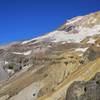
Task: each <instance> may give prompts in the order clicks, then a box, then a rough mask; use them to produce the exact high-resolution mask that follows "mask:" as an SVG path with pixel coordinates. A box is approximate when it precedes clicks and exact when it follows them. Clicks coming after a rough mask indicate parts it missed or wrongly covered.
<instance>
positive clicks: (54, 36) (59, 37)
mask: <svg viewBox="0 0 100 100" xmlns="http://www.w3.org/2000/svg"><path fill="white" fill-rule="evenodd" d="M77 30H78V31H79V33H77V34H69V33H68V32H65V31H59V30H56V31H53V32H50V33H49V34H47V35H44V36H41V37H38V38H34V39H32V40H29V41H24V42H22V44H26V43H29V42H31V41H33V40H37V42H39V41H43V40H44V39H46V38H48V40H50V42H67V43H72V42H74V43H80V41H82V40H83V39H85V38H86V37H88V36H93V35H96V34H100V25H95V26H94V27H92V28H87V27H81V26H80V27H77ZM93 42H94V41H93V40H90V41H89V43H93Z"/></svg>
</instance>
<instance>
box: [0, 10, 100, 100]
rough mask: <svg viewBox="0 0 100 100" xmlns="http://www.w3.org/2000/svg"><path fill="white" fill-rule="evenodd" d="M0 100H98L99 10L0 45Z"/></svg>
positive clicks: (99, 68) (99, 69)
mask: <svg viewBox="0 0 100 100" xmlns="http://www.w3.org/2000/svg"><path fill="white" fill-rule="evenodd" d="M0 100H100V12H99V11H98V12H95V13H91V14H88V15H85V16H78V17H75V18H72V19H70V20H67V21H66V23H64V24H63V25H61V27H59V28H58V29H56V30H55V31H53V32H50V33H48V34H46V35H44V36H41V37H38V38H34V39H31V40H26V41H19V42H14V43H11V44H8V45H3V46H0Z"/></svg>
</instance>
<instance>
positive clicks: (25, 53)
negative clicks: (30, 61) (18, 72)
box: [12, 50, 32, 56]
mask: <svg viewBox="0 0 100 100" xmlns="http://www.w3.org/2000/svg"><path fill="white" fill-rule="evenodd" d="M31 52H32V51H31V50H30V51H27V52H22V53H21V52H12V53H13V54H18V55H25V56H27V55H30V54H31Z"/></svg>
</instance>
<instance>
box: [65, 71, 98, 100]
mask: <svg viewBox="0 0 100 100" xmlns="http://www.w3.org/2000/svg"><path fill="white" fill-rule="evenodd" d="M66 100H100V73H97V74H96V76H95V77H94V78H93V79H91V80H90V81H88V82H82V81H79V82H78V81H77V82H74V83H73V84H72V85H71V86H70V87H69V89H68V91H67V94H66Z"/></svg>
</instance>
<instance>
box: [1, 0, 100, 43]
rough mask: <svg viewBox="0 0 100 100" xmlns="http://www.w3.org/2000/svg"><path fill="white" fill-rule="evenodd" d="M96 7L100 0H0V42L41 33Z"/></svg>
mask: <svg viewBox="0 0 100 100" xmlns="http://www.w3.org/2000/svg"><path fill="white" fill-rule="evenodd" d="M98 10H100V0H0V44H5V43H9V42H12V41H18V40H25V39H31V38H33V37H37V36H40V35H43V34H45V33H47V32H50V31H52V30H54V29H56V28H57V27H58V26H60V25H61V24H62V23H64V22H65V20H66V19H69V18H72V17H74V16H78V15H84V14H87V13H91V12H95V11H98Z"/></svg>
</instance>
